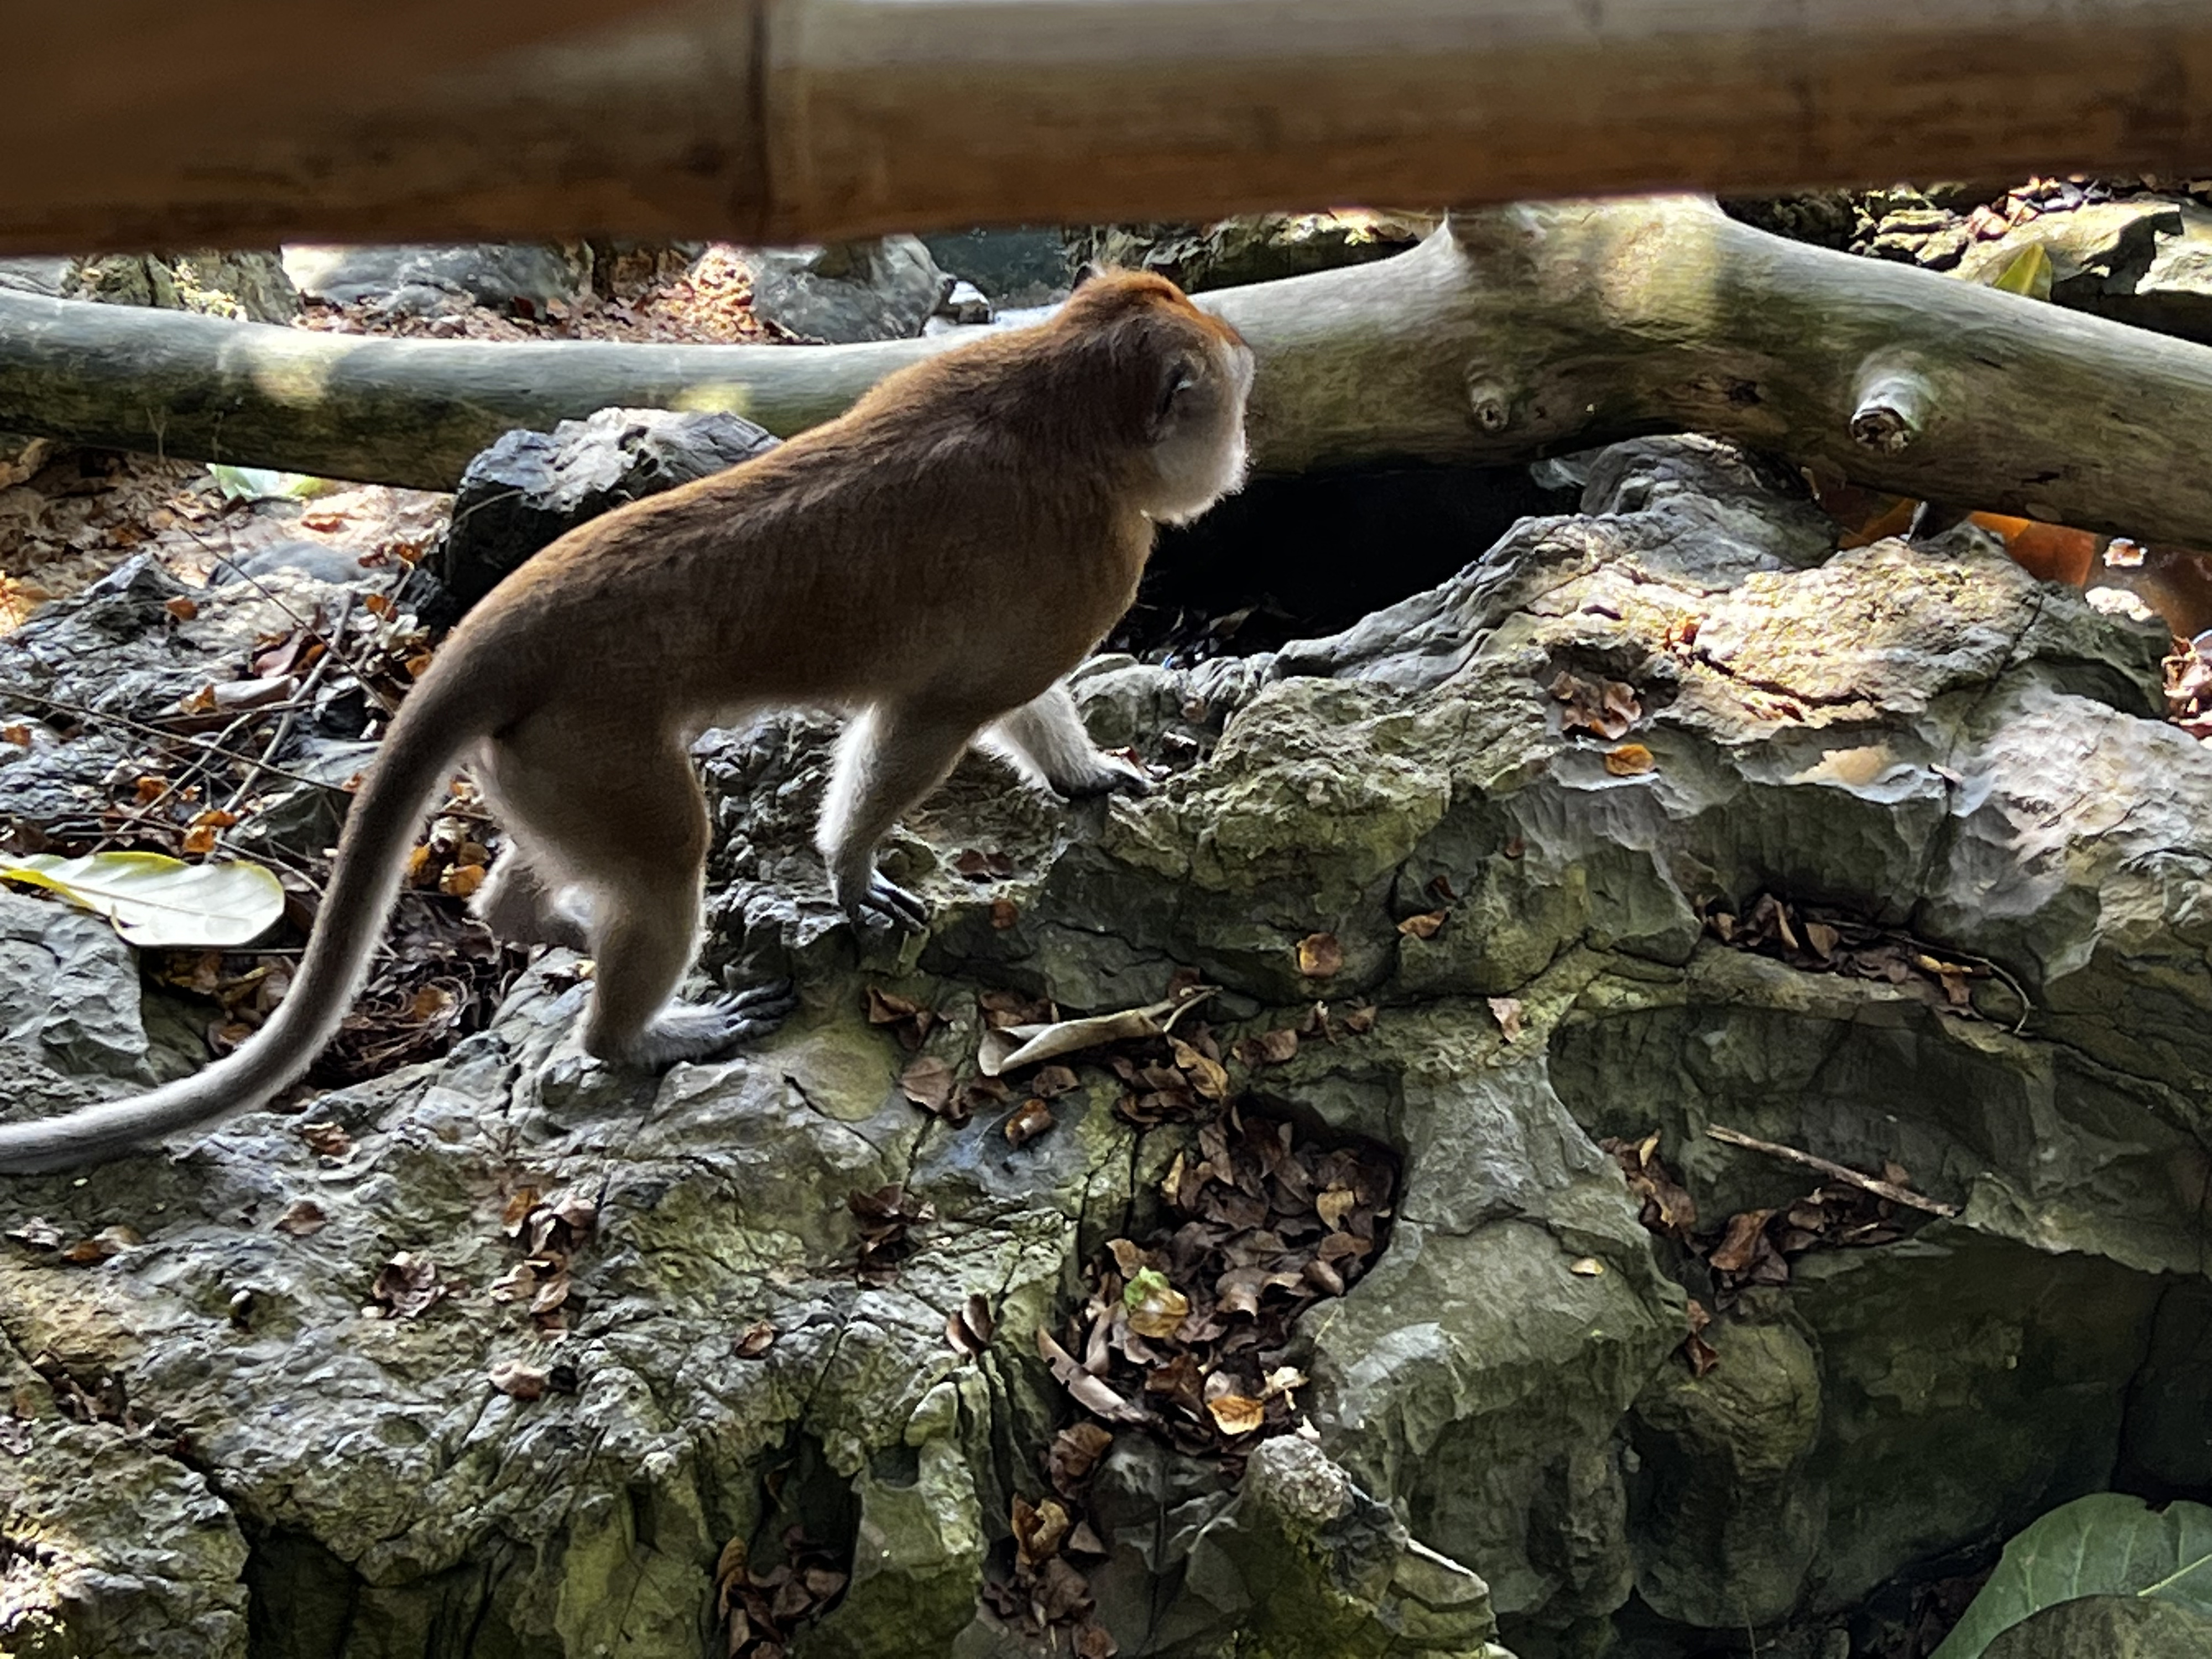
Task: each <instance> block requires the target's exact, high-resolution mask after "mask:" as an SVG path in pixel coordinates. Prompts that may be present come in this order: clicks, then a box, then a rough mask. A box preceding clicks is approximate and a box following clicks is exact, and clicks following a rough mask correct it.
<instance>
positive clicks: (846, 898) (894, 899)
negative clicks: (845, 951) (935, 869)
mask: <svg viewBox="0 0 2212 1659" xmlns="http://www.w3.org/2000/svg"><path fill="white" fill-rule="evenodd" d="M838 885H840V886H842V884H838ZM836 899H837V902H838V904H839V905H840V906H841V907H842V908H843V910H844V912H845V914H846V915H848V916H849V917H850V918H852V922H853V926H854V927H866V926H867V919H868V917H870V916H872V915H874V916H880V917H881V918H882V919H883V920H884V921H888V922H889V923H890V925H891V926H892V927H894V928H896V929H897V930H898V931H899V932H900V933H920V932H921V930H922V929H923V928H925V927H927V926H928V925H929V907H928V906H927V904H924V903H923V902H921V900H920V899H919V898H917V897H915V896H914V895H913V894H912V893H909V892H908V891H907V890H906V889H905V888H903V887H902V886H900V885H899V884H897V883H896V882H895V881H893V880H892V879H891V878H890V877H888V876H886V875H884V874H883V873H882V872H879V871H871V872H869V873H868V886H867V890H866V892H863V893H860V894H857V895H855V894H853V893H850V892H847V891H840V892H839V893H837V894H836Z"/></svg>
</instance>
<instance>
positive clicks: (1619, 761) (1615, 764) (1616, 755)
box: [1605, 743, 1658, 778]
mask: <svg viewBox="0 0 2212 1659" xmlns="http://www.w3.org/2000/svg"><path fill="white" fill-rule="evenodd" d="M1657 765H1658V762H1657V761H1656V760H1654V759H1653V758H1652V757H1651V751H1650V750H1649V749H1646V748H1645V747H1644V745H1643V744H1640V743H1624V744H1621V745H1620V748H1618V749H1608V750H1606V753H1605V769H1606V770H1607V771H1608V772H1610V773H1612V774H1613V776H1615V777H1616V778H1633V777H1637V776H1640V775H1642V774H1644V773H1645V772H1649V771H1650V770H1651V769H1653V768H1654V767H1656V766H1657Z"/></svg>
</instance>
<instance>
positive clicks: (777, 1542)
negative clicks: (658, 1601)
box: [708, 1431, 860, 1659]
mask: <svg viewBox="0 0 2212 1659" xmlns="http://www.w3.org/2000/svg"><path fill="white" fill-rule="evenodd" d="M759 1467H760V1471H761V1473H760V1492H759V1507H758V1515H759V1519H758V1520H757V1522H755V1523H754V1526H753V1528H752V1532H751V1534H750V1536H749V1537H747V1538H745V1539H744V1540H743V1543H744V1549H743V1550H742V1552H737V1551H732V1550H727V1549H726V1550H725V1552H724V1554H723V1559H722V1561H721V1562H720V1563H719V1564H718V1565H717V1567H716V1571H715V1582H714V1583H713V1584H712V1585H710V1586H709V1588H708V1601H709V1602H710V1604H711V1607H712V1614H713V1620H712V1621H713V1623H714V1625H716V1626H718V1627H720V1630H721V1632H722V1634H723V1637H724V1638H725V1640H724V1642H723V1644H722V1645H721V1646H718V1647H716V1648H714V1651H716V1652H723V1651H727V1652H729V1653H731V1654H732V1656H736V1659H743V1656H751V1655H757V1654H763V1653H770V1652H773V1653H781V1652H782V1651H783V1650H784V1644H787V1642H788V1641H789V1639H790V1638H791V1637H792V1636H793V1633H794V1632H797V1631H798V1630H799V1629H802V1628H804V1627H805V1626H807V1625H810V1624H811V1623H812V1622H813V1621H814V1620H817V1618H819V1617H820V1616H821V1615H822V1614H823V1613H827V1612H828V1611H829V1609H830V1608H831V1607H835V1606H836V1604H837V1602H838V1601H840V1600H842V1597H843V1595H844V1590H845V1586H846V1585H847V1584H848V1583H850V1581H851V1577H852V1571H853V1551H854V1544H855V1542H856V1541H857V1540H858V1538H859V1536H860V1498H858V1496H857V1495H856V1494H855V1493H854V1491H853V1488H852V1484H851V1482H850V1481H848V1480H846V1479H845V1478H844V1477H842V1476H841V1475H839V1474H837V1473H836V1470H834V1469H832V1468H830V1467H829V1460H828V1458H827V1457H826V1456H825V1455H823V1449H822V1443H821V1442H819V1441H818V1440H817V1439H815V1438H814V1437H813V1436H811V1435H809V1434H805V1433H803V1432H799V1431H794V1432H793V1435H792V1436H791V1437H790V1438H789V1439H788V1440H787V1442H786V1443H785V1444H784V1447H783V1449H781V1451H778V1452H775V1453H771V1454H769V1456H768V1457H767V1458H766V1459H764V1460H763V1462H762V1463H761V1464H760V1466H759ZM732 1542H736V1541H735V1540H733V1541H732Z"/></svg>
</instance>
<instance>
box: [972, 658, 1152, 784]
mask: <svg viewBox="0 0 2212 1659" xmlns="http://www.w3.org/2000/svg"><path fill="white" fill-rule="evenodd" d="M987 742H988V744H989V745H990V746H991V747H992V748H994V749H996V750H1000V752H1001V753H1003V754H1005V755H1006V757H1008V758H1009V759H1011V760H1012V762H1013V763H1014V764H1015V765H1016V766H1017V767H1018V768H1019V769H1021V770H1022V771H1024V773H1027V774H1029V775H1031V776H1033V777H1035V778H1037V779H1040V780H1042V781H1043V782H1045V783H1047V784H1048V785H1049V786H1051V787H1052V788H1054V789H1055V790H1057V791H1058V792H1059V793H1060V794H1062V795H1065V796H1066V798H1067V799H1070V800H1088V799H1091V797H1092V796H1095V795H1111V794H1125V795H1146V794H1150V793H1152V780H1151V779H1150V778H1148V777H1146V775H1145V774H1144V773H1143V771H1142V770H1141V769H1139V768H1137V767H1134V766H1132V765H1131V764H1130V763H1128V762H1127V761H1125V760H1123V759H1122V758H1121V757H1120V756H1119V755H1109V754H1108V753H1106V752H1105V750H1102V749H1100V748H1099V747H1098V746H1097V744H1094V743H1092V742H1091V733H1090V732H1086V731H1085V730H1084V727H1083V716H1082V715H1081V714H1079V712H1077V709H1076V707H1075V696H1074V694H1073V692H1071V691H1070V690H1068V689H1067V684H1066V682H1065V681H1055V682H1054V684H1053V687H1052V690H1049V691H1047V692H1046V693H1045V694H1044V695H1043V696H1041V697H1036V698H1032V699H1031V700H1030V702H1025V703H1024V704H1023V705H1022V706H1021V707H1020V708H1017V709H1015V710H1014V711H1013V713H1012V714H1004V715H1001V716H1000V718H999V719H998V720H997V721H996V722H994V724H993V725H992V726H991V728H990V731H989V732H988V733H987Z"/></svg>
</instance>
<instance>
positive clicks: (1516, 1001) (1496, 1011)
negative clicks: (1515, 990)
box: [1490, 997, 1524, 1042]
mask: <svg viewBox="0 0 2212 1659" xmlns="http://www.w3.org/2000/svg"><path fill="white" fill-rule="evenodd" d="M1523 1012H1524V1011H1523V1010H1522V1006H1521V999H1520V998H1518V997H1492V998H1491V999H1490V1017H1491V1018H1492V1019H1494V1020H1496V1021H1497V1022H1498V1035H1499V1036H1502V1037H1504V1039H1505V1041H1506V1042H1512V1041H1513V1039H1514V1038H1516V1037H1517V1036H1520V1035H1521V1022H1522V1013H1523Z"/></svg>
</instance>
